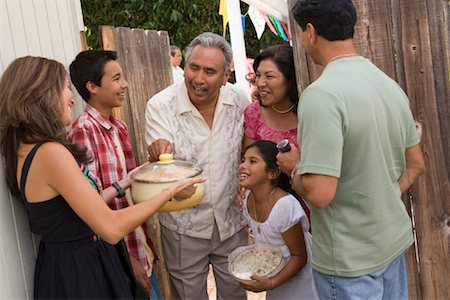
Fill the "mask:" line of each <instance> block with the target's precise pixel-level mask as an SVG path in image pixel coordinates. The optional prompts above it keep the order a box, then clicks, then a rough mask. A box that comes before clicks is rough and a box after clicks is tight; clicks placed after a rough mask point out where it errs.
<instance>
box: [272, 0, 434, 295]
mask: <svg viewBox="0 0 450 300" xmlns="http://www.w3.org/2000/svg"><path fill="white" fill-rule="evenodd" d="M292 12H293V15H294V18H295V20H296V21H297V23H298V24H299V25H300V27H301V29H302V30H301V31H300V33H299V34H300V40H301V44H302V46H303V47H304V48H305V50H306V52H307V53H308V54H309V55H310V56H311V58H312V59H313V61H314V62H315V63H316V64H319V65H321V66H323V67H324V70H323V72H322V74H321V76H320V77H319V78H318V79H317V80H316V81H315V82H313V83H312V84H311V85H310V86H308V87H307V88H306V89H305V90H304V91H303V93H302V95H301V97H300V103H299V109H298V112H299V113H298V119H299V125H298V126H299V127H298V141H299V145H300V146H301V154H300V157H299V152H298V150H296V149H293V151H291V152H289V153H280V154H279V155H278V160H279V165H280V167H281V168H282V169H283V171H284V172H291V174H292V175H293V176H292V177H293V188H294V189H295V191H296V192H298V193H299V194H300V195H301V196H302V198H304V199H306V200H307V201H308V202H309V203H310V204H311V220H312V232H313V257H312V265H313V269H314V279H315V282H316V286H317V288H318V292H319V295H320V298H321V299H407V297H408V290H407V278H406V270H405V263H404V256H403V254H404V252H405V250H406V249H408V247H409V246H410V245H411V244H412V243H413V235H412V226H411V220H410V218H409V216H408V213H407V211H406V209H405V206H404V204H403V202H402V200H401V194H402V193H403V192H405V191H406V190H407V189H408V188H409V187H410V186H411V184H412V183H413V182H414V181H415V180H416V179H417V177H418V176H419V175H420V174H422V173H423V172H424V171H425V166H424V160H423V156H422V151H421V148H420V145H419V137H418V135H417V133H416V130H415V124H414V120H413V116H412V113H411V110H410V108H409V101H408V98H407V96H406V95H405V93H404V92H403V90H402V89H401V88H400V87H399V86H398V85H397V83H396V82H395V81H393V80H392V79H390V78H389V77H388V76H387V75H386V74H384V73H383V72H382V71H381V70H380V69H378V68H377V67H376V66H375V65H373V64H372V63H371V62H370V61H369V60H367V59H366V58H364V57H362V56H360V55H359V54H358V53H357V52H356V50H355V48H354V45H353V33H354V26H355V23H356V10H355V8H354V6H353V4H352V2H351V0H299V1H298V2H297V4H296V5H295V6H294V8H293V10H292ZM297 161H299V163H298V164H295V163H296V162H297Z"/></svg>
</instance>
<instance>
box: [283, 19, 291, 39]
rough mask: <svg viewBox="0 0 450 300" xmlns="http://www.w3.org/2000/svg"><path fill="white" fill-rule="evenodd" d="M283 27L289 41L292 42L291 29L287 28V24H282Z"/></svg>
mask: <svg viewBox="0 0 450 300" xmlns="http://www.w3.org/2000/svg"><path fill="white" fill-rule="evenodd" d="M281 26H283V29H284V32H286V34H287V38H288V40H290V41H292V36H291V32H290V31H289V27H288V26H287V24H286V23H284V22H281Z"/></svg>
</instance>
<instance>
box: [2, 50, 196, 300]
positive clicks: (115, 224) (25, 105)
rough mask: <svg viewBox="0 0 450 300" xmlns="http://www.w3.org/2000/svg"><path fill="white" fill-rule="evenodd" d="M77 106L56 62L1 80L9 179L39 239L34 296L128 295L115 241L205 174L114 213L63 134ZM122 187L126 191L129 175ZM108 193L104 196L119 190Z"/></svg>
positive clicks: (37, 61) (26, 60)
mask: <svg viewBox="0 0 450 300" xmlns="http://www.w3.org/2000/svg"><path fill="white" fill-rule="evenodd" d="M72 106H73V96H72V91H71V89H70V83H69V80H68V76H67V73H66V71H65V68H64V66H63V65H62V64H60V63H58V62H56V61H54V60H50V59H46V58H42V57H31V56H27V57H22V58H18V59H16V60H15V61H13V62H12V63H11V65H10V66H9V67H8V68H7V69H6V70H5V73H4V74H3V76H2V79H1V81H0V149H1V151H2V154H3V156H4V157H5V160H4V161H5V175H6V176H5V177H6V181H7V184H8V187H9V189H10V190H11V193H12V194H13V195H15V196H18V197H20V198H21V200H22V201H23V203H24V205H25V207H26V209H27V212H28V217H29V221H30V227H31V230H32V232H33V233H35V234H38V235H40V236H41V242H40V245H39V252H38V256H37V261H36V269H35V278H34V298H36V299H40V298H46V299H80V298H89V299H94V298H95V299H130V298H132V296H133V295H132V291H131V288H130V285H129V284H128V282H129V280H130V279H131V277H130V276H127V273H126V270H125V267H124V266H122V265H121V260H120V258H119V252H116V250H115V248H114V246H113V244H116V243H118V242H119V241H120V240H121V239H122V238H123V237H124V236H125V235H126V234H127V233H128V232H130V231H131V230H132V229H133V228H136V227H137V226H139V225H140V224H142V223H143V222H145V221H146V220H147V219H148V218H149V217H150V216H151V215H152V214H154V213H155V212H156V211H157V210H158V209H159V208H160V207H161V206H162V205H163V204H164V203H166V202H167V201H168V200H169V199H171V198H172V196H173V195H174V194H176V193H178V192H180V191H181V190H183V188H185V187H188V186H190V185H192V184H194V183H197V182H202V181H204V180H205V179H204V178H200V179H187V180H183V181H179V182H178V183H176V184H174V185H172V186H171V187H170V188H169V189H167V190H164V191H162V192H161V193H160V194H158V195H156V196H155V197H153V198H152V199H149V201H145V202H142V203H140V204H137V205H133V206H130V207H127V208H124V209H119V210H111V209H110V208H109V207H108V206H107V204H106V202H105V200H104V199H102V196H100V194H99V193H98V192H97V191H96V190H95V189H94V188H93V187H92V186H91V185H90V183H89V181H88V180H87V178H86V177H85V175H84V174H83V172H81V171H80V164H81V163H82V162H86V161H87V158H86V152H85V151H82V150H80V149H78V148H77V147H76V146H75V145H73V144H70V143H69V142H67V140H66V138H65V136H66V133H65V127H66V126H67V125H69V124H70V123H71V121H72V117H71V108H72ZM126 181H128V182H126ZM120 184H124V185H126V186H123V188H126V187H128V186H129V180H128V179H127V180H124V181H123V182H121V183H120ZM111 193H114V191H113V189H109V190H108V191H105V192H104V193H103V197H104V198H105V199H111V198H113V197H114V196H115V195H116V194H115V195H113V194H111ZM128 275H129V274H128ZM131 276H132V275H131Z"/></svg>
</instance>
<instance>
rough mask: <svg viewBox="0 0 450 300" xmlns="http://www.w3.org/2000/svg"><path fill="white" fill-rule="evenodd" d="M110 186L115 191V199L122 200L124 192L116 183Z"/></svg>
mask: <svg viewBox="0 0 450 300" xmlns="http://www.w3.org/2000/svg"><path fill="white" fill-rule="evenodd" d="M112 186H113V187H114V188H115V189H116V190H117V193H118V194H117V196H116V197H117V198H122V197H123V196H125V191H124V190H123V188H122V187H121V186H120V185H119V184H118V183H117V182H114V183H113V184H112Z"/></svg>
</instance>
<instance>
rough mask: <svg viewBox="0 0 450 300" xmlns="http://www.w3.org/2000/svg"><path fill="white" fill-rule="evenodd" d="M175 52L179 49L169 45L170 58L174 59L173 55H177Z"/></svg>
mask: <svg viewBox="0 0 450 300" xmlns="http://www.w3.org/2000/svg"><path fill="white" fill-rule="evenodd" d="M177 50H180V48H178V47H177V46H174V45H171V46H170V56H172V57H174V56H175V54H176V53H177ZM180 51H181V50H180Z"/></svg>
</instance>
